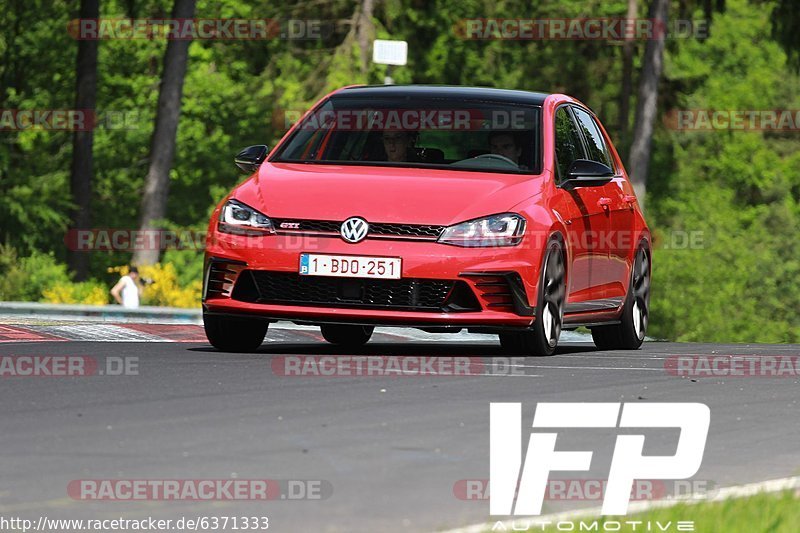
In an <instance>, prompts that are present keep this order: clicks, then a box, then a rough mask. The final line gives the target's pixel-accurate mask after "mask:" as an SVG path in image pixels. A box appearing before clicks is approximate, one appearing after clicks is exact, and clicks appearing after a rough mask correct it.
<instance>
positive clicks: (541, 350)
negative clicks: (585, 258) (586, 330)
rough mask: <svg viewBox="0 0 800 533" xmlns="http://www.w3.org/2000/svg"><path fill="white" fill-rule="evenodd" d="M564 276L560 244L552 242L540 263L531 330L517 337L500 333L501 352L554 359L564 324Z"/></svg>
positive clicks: (513, 334)
mask: <svg viewBox="0 0 800 533" xmlns="http://www.w3.org/2000/svg"><path fill="white" fill-rule="evenodd" d="M565 274H566V267H565V266H564V251H563V249H562V247H561V244H560V242H559V241H557V240H551V241H550V242H549V243H548V245H547V253H546V254H545V256H544V261H543V262H542V271H541V274H540V278H539V290H538V293H539V295H538V297H537V301H536V314H535V316H534V321H533V326H532V327H531V329H530V330H528V331H524V332H520V333H516V332H514V333H501V334H500V345H501V346H502V347H503V350H504V351H506V352H508V353H512V354H520V355H530V356H548V355H553V353H554V352H555V350H556V346H558V338H559V337H560V336H561V327H562V325H563V324H564V302H565V300H566V294H567V290H566V276H565Z"/></svg>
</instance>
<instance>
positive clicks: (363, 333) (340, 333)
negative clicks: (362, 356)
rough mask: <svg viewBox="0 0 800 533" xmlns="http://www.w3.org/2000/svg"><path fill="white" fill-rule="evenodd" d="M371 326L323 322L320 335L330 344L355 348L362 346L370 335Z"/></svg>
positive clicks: (372, 329) (372, 328)
mask: <svg viewBox="0 0 800 533" xmlns="http://www.w3.org/2000/svg"><path fill="white" fill-rule="evenodd" d="M374 330H375V328H374V327H373V326H348V325H341V324H325V325H323V326H320V331H321V332H322V336H323V337H324V338H325V340H326V341H328V342H329V343H331V344H336V345H338V346H347V347H350V348H357V347H359V346H364V345H365V344H366V343H367V342H368V341H369V339H370V337H372V332H373V331H374Z"/></svg>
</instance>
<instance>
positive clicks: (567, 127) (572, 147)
mask: <svg viewBox="0 0 800 533" xmlns="http://www.w3.org/2000/svg"><path fill="white" fill-rule="evenodd" d="M555 125H556V162H557V165H558V180H559V182H560V181H562V180H564V179H566V177H567V172H568V171H569V167H570V165H572V162H573V161H575V160H576V159H583V158H584V157H585V155H584V151H583V143H582V142H581V136H580V133H578V128H577V127H576V126H575V122H574V121H573V120H572V117H571V116H570V113H569V111H568V110H567V108H566V107H561V108H559V109H557V110H556V118H555Z"/></svg>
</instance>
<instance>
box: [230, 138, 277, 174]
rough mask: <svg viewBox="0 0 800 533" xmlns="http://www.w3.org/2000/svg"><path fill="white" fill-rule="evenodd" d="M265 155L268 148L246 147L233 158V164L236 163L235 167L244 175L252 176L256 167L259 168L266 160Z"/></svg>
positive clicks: (267, 152)
mask: <svg viewBox="0 0 800 533" xmlns="http://www.w3.org/2000/svg"><path fill="white" fill-rule="evenodd" d="M267 154H269V148H267V147H266V146H264V145H263V144H257V145H255V146H248V147H247V148H245V149H244V150H242V151H241V152H239V153H238V154H236V157H234V158H233V162H234V163H236V166H237V167H239V169H240V170H241V171H242V172H244V173H245V174H252V173H253V172H255V171H256V170H258V167H259V166H261V163H263V162H264V160H265V159H266V158H267Z"/></svg>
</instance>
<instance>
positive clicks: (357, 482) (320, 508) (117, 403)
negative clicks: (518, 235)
mask: <svg viewBox="0 0 800 533" xmlns="http://www.w3.org/2000/svg"><path fill="white" fill-rule="evenodd" d="M48 327H49V328H50V329H47V328H48ZM53 327H54V326H47V325H40V326H39V327H38V329H37V328H36V327H33V326H31V327H30V328H28V329H25V328H22V329H19V328H17V329H14V328H8V327H6V329H5V330H3V329H2V328H0V356H8V355H11V356H24V355H29V356H30V355H35V356H55V355H69V356H76V355H77V356H89V357H91V358H94V360H96V361H99V362H100V368H103V364H104V363H103V361H105V360H106V359H107V358H109V357H117V358H136V359H135V361H136V363H137V368H136V370H135V372H136V374H133V373H132V372H131V374H132V375H113V376H112V375H93V376H88V377H41V378H39V377H0V402H2V411H1V414H0V421H1V422H0V515H2V516H5V517H9V516H18V517H28V518H32V519H34V520H36V519H37V518H38V517H40V516H46V517H48V518H96V519H102V518H118V517H125V518H141V517H147V516H152V517H155V518H160V519H167V518H179V517H181V516H186V517H192V518H196V517H198V516H217V517H223V516H268V517H269V520H270V528H269V529H270V531H323V532H324V531H344V532H355V531H436V530H441V529H448V528H453V527H457V526H461V525H466V524H472V523H476V522H481V521H486V520H488V519H489V516H488V502H487V501H485V500H481V499H477V500H475V499H474V500H465V499H464V494H463V491H461V490H460V489H459V488H458V487H463V483H464V482H463V481H461V480H481V479H486V478H487V477H488V470H489V403H490V402H522V404H523V408H522V409H523V420H524V421H527V422H524V424H525V425H526V426H527V427H529V426H530V420H531V418H532V415H533V412H534V408H535V404H536V402H542V401H591V402H598V401H606V402H674V401H697V402H703V403H706V404H707V405H709V407H710V408H711V428H710V432H709V437H708V443H707V447H706V451H705V457H704V461H703V465H702V467H701V469H700V471H699V472H698V473H697V475H696V476H695V479H697V480H703V481H707V482H710V483H713V484H715V485H717V486H727V485H733V484H739V483H746V482H753V481H761V480H766V479H772V478H780V477H785V476H790V475H796V474H797V473H798V471H799V469H800V409H798V407H800V406H798V397H799V396H800V395H799V394H798V379H797V377H796V376H793V377H792V376H784V377H735V378H733V377H700V378H694V379H690V378H686V377H677V376H674V375H671V374H670V373H669V372H667V371H666V370H665V365H667V364H668V363H667V361H669V358H670V356H675V355H677V354H708V355H737V354H741V355H782V356H798V355H800V346H797V345H711V344H673V343H661V342H648V343H645V345H644V348H643V349H642V350H640V351H636V352H599V351H596V350H595V349H594V346H593V345H592V344H590V343H586V342H566V343H564V344H563V345H562V346H561V347H560V348H559V351H558V353H557V355H555V356H553V357H550V358H528V359H516V360H510V359H508V358H507V357H506V356H504V355H503V354H502V353H501V351H500V347H499V344H498V343H497V342H496V341H495V340H494V339H493V338H492V337H489V336H468V335H459V336H451V335H448V336H432V335H426V334H419V333H418V332H413V331H411V330H392V329H386V330H379V333H377V332H376V335H375V337H373V340H372V341H371V342H370V343H369V344H368V345H367V346H366V347H365V348H364V349H363V350H359V351H358V352H356V353H355V354H356V355H370V356H378V355H412V356H437V357H461V356H469V357H470V358H471V359H470V361H471V362H473V364H472V366H470V369H471V371H470V375H466V376H465V375H460V376H442V375H425V376H419V375H413V373H412V374H411V375H398V374H394V375H389V376H385V375H384V376H374V375H372V376H364V375H362V376H339V377H319V376H304V377H298V376H285V375H281V373H282V372H281V371H280V368H285V367H284V366H282V365H283V364H284V363H285V361H286V359H284V358H282V356H294V355H317V356H319V355H329V354H336V355H339V356H340V358H341V357H342V356H346V355H350V354H353V353H352V352H343V351H341V350H337V349H336V348H334V347H332V346H330V345H327V344H325V343H324V342H322V341H321V339H320V336H319V334H318V333H317V331H316V330H314V329H305V330H303V329H297V328H293V329H280V328H274V327H273V328H272V329H271V332H270V334H269V336H268V342H266V343H265V344H264V345H263V346H262V347H261V349H260V350H259V351H258V352H257V353H252V354H230V353H220V352H217V351H215V350H213V349H212V348H211V347H210V346H209V345H207V344H206V343H203V342H192V341H196V340H198V338H199V337H198V332H197V331H194V332H192V331H188V332H187V330H186V328H187V327H193V326H176V328H178V329H177V330H176V331H179V334H178V335H177V336H173V337H172V338H169V335H168V331H169V328H162V329H160V330H158V332H154V331H155V330H152V329H151V330H149V331H148V332H140V333H141V334H142V335H143V337H142V338H141V339H138V341H137V342H130V341H129V340H127V338H126V337H124V336H117V337H115V338H113V339H109V340H113V341H115V342H106V341H104V338H103V335H104V330H103V329H102V328H101V327H100V326H99V325H98V326H93V325H84V326H78V325H69V324H68V325H62V326H61V330H58V331H56V330H54V329H53ZM81 327H83V328H84V330H83V333H82V334H81V335H83V336H80V335H78V336H77V338H89V337H90V336H91V334H92V331H95V337H94V338H95V340H96V341H101V342H87V341H82V340H66V341H65V340H63V337H65V336H67V337H69V335H65V334H64V332H70V331H78V330H80V328H81ZM181 328H183V329H181ZM107 331H110V330H107ZM107 331H106V333H105V334H108V332H107ZM26 332H27V333H26ZM59 332H60V333H59ZM156 333H158V334H156ZM3 335H5V337H3ZM26 335H27V336H26ZM37 335H38V337H37ZM109 335H110V334H109ZM147 335H150V336H152V337H153V338H147ZM165 335H166V337H164V336H165ZM160 336H161V340H171V341H177V342H159V341H158V338H159V337H160ZM3 339H4V340H3ZM567 340H571V341H576V340H578V341H580V340H582V339H581V338H580V337H578V336H574V335H573V336H569V337H567ZM37 341H38V342H37ZM146 341H150V342H146ZM129 360H130V359H129ZM597 431H598V430H593V431H588V432H587V431H579V432H575V433H574V434H573V433H567V434H565V439H564V440H563V441H560V442H561V443H562V444H560V447H561V446H562V445H563V449H575V450H595V452H596V455H595V459H594V460H593V462H592V471H591V472H588V473H574V477H584V478H590V479H591V478H594V479H602V478H604V477H605V476H607V471H608V464H609V460H608V459H609V457H610V453H611V450H612V448H613V442H614V440H613V438H614V435H615V433H614V432H613V431H611V430H609V431H608V432H605V430H603V431H601V432H599V433H598V432H597ZM676 440H677V433H676V432H672V431H671V430H652V431H650V432H647V440H646V447H645V453H653V454H664V455H670V454H671V453H673V452H674V446H675V443H676ZM566 477H569V476H566ZM232 478H235V479H271V480H317V481H322V482H323V486H324V487H325V490H324V491H323V492H324V494H323V496H324V498H323V499H306V500H300V501H290V500H288V499H280V498H276V499H274V500H270V501H266V502H264V501H255V502H254V501H214V502H192V501H136V502H119V501H89V500H80V499H75V498H73V497H71V496H70V494H69V493H68V490H67V487H68V485H69V483H70V481H71V480H80V479H114V480H116V479H138V480H143V479H144V480H147V479H232ZM545 505H546V507H545V510H546V511H547V510H558V509H562V508H564V507H594V506H597V505H598V502H597V501H581V500H577V501H569V502H566V503H565V502H552V501H548V502H546V504H545Z"/></svg>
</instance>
